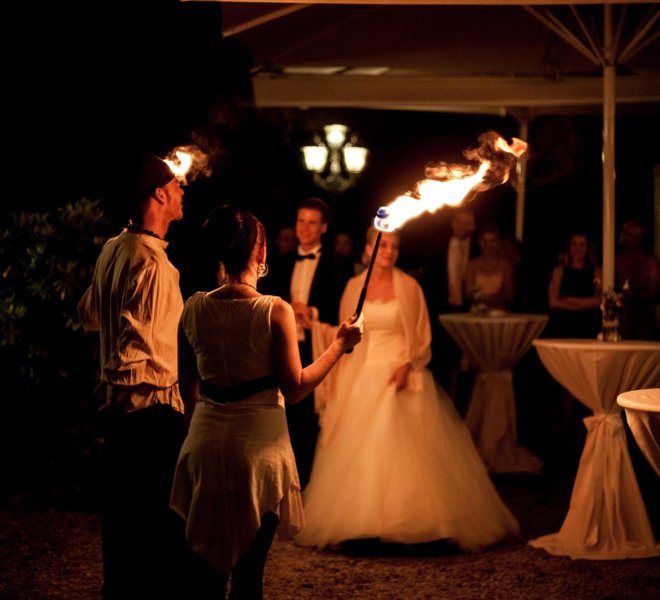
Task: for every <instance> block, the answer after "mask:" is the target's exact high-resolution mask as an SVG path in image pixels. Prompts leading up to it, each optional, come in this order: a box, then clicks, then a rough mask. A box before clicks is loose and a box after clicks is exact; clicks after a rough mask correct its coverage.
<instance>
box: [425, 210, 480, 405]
mask: <svg viewBox="0 0 660 600" xmlns="http://www.w3.org/2000/svg"><path fill="white" fill-rule="evenodd" d="M475 227H476V222H475V217H474V212H473V211H472V209H471V208H469V207H467V206H459V207H457V208H456V209H455V210H454V213H453V215H452V218H451V231H452V233H451V236H450V237H449V239H448V240H446V243H445V244H443V245H442V246H441V248H440V249H439V252H438V260H436V261H434V262H432V263H431V264H430V265H429V266H428V268H427V269H425V273H424V276H423V278H422V287H423V289H424V291H425V294H426V301H427V303H428V306H429V312H430V314H431V327H432V334H433V338H432V346H431V349H432V358H431V364H430V368H431V371H432V373H433V375H434V377H435V379H436V381H437V382H438V383H439V384H440V385H441V386H442V387H443V388H444V389H445V390H446V391H447V392H448V393H449V394H450V395H451V396H452V398H454V401H455V402H456V403H457V405H458V408H459V410H460V411H461V412H463V411H464V409H465V408H466V406H462V405H463V404H466V400H465V398H464V394H463V393H462V392H461V391H460V390H459V389H457V388H458V387H461V386H460V384H459V381H458V379H459V377H458V374H459V366H460V358H461V352H460V349H459V348H458V346H457V345H456V343H455V342H454V340H453V339H452V338H451V336H450V335H449V334H448V333H447V332H446V331H445V329H444V328H443V327H442V325H440V323H439V321H438V318H437V317H438V315H439V314H441V313H448V312H463V311H466V310H468V309H469V302H468V298H466V296H465V290H464V284H465V272H466V269H467V264H468V261H469V260H470V259H471V258H473V257H474V256H475V255H476V244H475V241H474V239H473V238H474V236H473V234H474V230H475ZM459 396H460V398H458V397H459Z"/></svg>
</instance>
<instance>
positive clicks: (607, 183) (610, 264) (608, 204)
mask: <svg viewBox="0 0 660 600" xmlns="http://www.w3.org/2000/svg"><path fill="white" fill-rule="evenodd" d="M604 10H605V19H604V22H605V23H604V36H603V37H604V58H605V66H604V67H603V291H604V292H607V291H609V290H613V289H614V222H615V218H614V211H615V186H614V182H615V169H614V165H615V162H614V128H615V119H614V116H615V111H616V97H615V83H616V70H615V65H614V62H615V58H614V56H613V51H612V49H613V37H612V6H611V5H610V4H605V6H604Z"/></svg>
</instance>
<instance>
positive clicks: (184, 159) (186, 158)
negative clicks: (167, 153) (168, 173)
mask: <svg viewBox="0 0 660 600" xmlns="http://www.w3.org/2000/svg"><path fill="white" fill-rule="evenodd" d="M174 156H176V161H174V160H171V159H169V158H166V159H165V162H166V163H167V165H168V166H169V168H170V169H171V170H172V173H174V175H176V177H177V179H184V180H185V178H186V174H187V173H188V171H189V170H190V167H191V165H192V156H191V155H190V154H188V153H187V152H183V150H175V151H174Z"/></svg>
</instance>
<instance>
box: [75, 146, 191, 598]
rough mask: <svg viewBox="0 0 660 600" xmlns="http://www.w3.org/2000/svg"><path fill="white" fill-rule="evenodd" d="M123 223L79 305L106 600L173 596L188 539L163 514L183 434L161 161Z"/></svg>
mask: <svg viewBox="0 0 660 600" xmlns="http://www.w3.org/2000/svg"><path fill="white" fill-rule="evenodd" d="M132 188H133V189H132V194H131V196H132V200H131V205H130V209H129V210H130V218H131V220H130V221H129V224H128V225H127V227H126V228H125V229H124V230H123V231H122V232H121V233H120V234H119V235H117V236H116V237H114V238H112V239H110V240H108V241H107V242H106V244H105V245H104V246H103V249H102V250H101V254H100V256H99V258H98V261H97V263H96V268H95V271H94V276H93V280H92V283H91V285H90V287H89V288H88V289H87V291H86V292H85V294H84V296H83V297H82V299H81V300H80V302H79V304H78V313H79V316H80V319H81V321H82V323H83V325H84V327H85V328H86V329H88V330H90V331H98V332H99V333H100V363H101V364H100V367H101V369H100V379H101V383H100V386H99V389H100V390H101V393H102V399H103V401H104V405H103V407H102V411H103V415H104V417H105V418H106V419H107V424H106V432H105V441H104V447H103V467H104V471H103V474H102V498H101V517H102V544H103V578H104V580H103V598H104V599H106V600H108V599H115V598H116V599H122V600H123V599H126V598H138V597H139V598H155V597H169V596H170V595H171V594H172V593H174V592H176V590H179V589H180V587H178V585H177V584H178V583H179V582H177V581H175V580H174V579H173V578H174V576H176V575H177V574H180V573H181V570H182V569H181V561H182V560H183V556H184V553H185V550H184V548H185V541H184V536H183V528H182V525H181V522H180V519H179V518H178V517H177V516H176V515H175V514H174V512H172V511H171V510H170V509H169V493H170V488H171V485H172V477H173V472H174V466H175V463H176V458H177V455H178V452H179V448H180V446H181V443H182V441H183V436H184V406H183V402H182V399H181V395H180V393H179V385H178V375H177V326H178V322H179V317H180V315H181V311H182V309H183V299H182V297H181V292H180V290H179V273H178V271H177V270H176V269H175V267H174V266H173V265H172V264H171V263H170V262H169V260H168V258H167V255H166V253H165V248H166V247H167V242H166V241H165V239H164V238H165V234H166V233H167V230H168V227H169V225H170V223H171V222H172V221H177V220H179V219H182V218H183V193H184V192H183V190H182V188H181V185H180V183H179V181H178V180H177V178H176V177H175V174H174V173H173V171H172V170H171V169H170V167H169V166H168V164H167V163H166V162H165V161H163V160H161V159H160V158H158V157H156V156H154V155H152V154H145V155H144V156H143V157H142V158H141V160H140V161H139V165H138V167H137V169H136V173H135V175H134V182H133V185H132Z"/></svg>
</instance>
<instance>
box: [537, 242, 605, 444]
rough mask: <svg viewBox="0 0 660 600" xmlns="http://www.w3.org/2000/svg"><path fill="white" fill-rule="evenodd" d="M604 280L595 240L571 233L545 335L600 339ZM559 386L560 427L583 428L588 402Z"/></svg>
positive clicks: (553, 283) (551, 292) (552, 288)
mask: <svg viewBox="0 0 660 600" xmlns="http://www.w3.org/2000/svg"><path fill="white" fill-rule="evenodd" d="M601 281H602V272H601V269H600V267H598V266H597V264H596V251H595V248H594V245H593V243H592V241H591V240H590V239H589V237H588V236H587V235H586V234H584V233H582V232H575V233H573V234H571V235H570V236H569V238H568V242H567V243H566V246H565V248H564V252H563V254H562V257H561V261H560V263H559V264H558V265H557V266H555V268H554V269H553V272H552V277H551V280H550V285H549V287H548V305H549V308H550V318H549V319H548V325H547V327H546V329H545V331H544V334H543V335H544V337H556V338H587V339H596V337H597V336H598V333H599V332H600V331H601V328H602V315H601V311H600V304H601V283H600V282H601ZM550 385H553V384H552V383H551V382H550ZM556 387H557V394H558V396H559V408H560V414H559V424H558V428H559V430H560V431H564V432H570V431H572V430H573V431H574V430H575V429H578V430H580V431H581V426H582V424H581V419H582V418H583V417H585V416H587V411H586V409H585V408H584V405H583V404H582V403H580V402H578V401H577V400H576V399H575V398H574V397H573V396H572V395H571V394H570V393H569V392H568V391H566V389H564V388H563V387H561V386H556Z"/></svg>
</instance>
